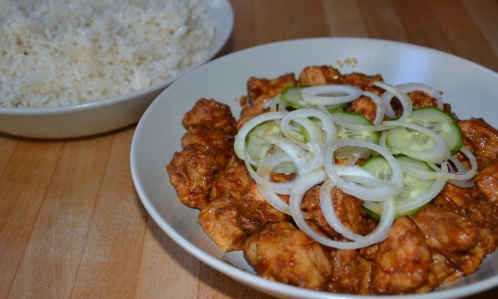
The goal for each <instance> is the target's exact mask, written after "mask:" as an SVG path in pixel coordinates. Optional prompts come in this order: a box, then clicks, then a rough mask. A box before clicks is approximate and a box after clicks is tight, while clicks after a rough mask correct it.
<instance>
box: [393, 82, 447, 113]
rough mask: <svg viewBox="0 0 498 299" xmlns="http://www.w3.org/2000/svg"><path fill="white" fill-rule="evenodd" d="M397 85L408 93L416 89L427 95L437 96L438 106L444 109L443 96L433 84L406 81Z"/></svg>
mask: <svg viewBox="0 0 498 299" xmlns="http://www.w3.org/2000/svg"><path fill="white" fill-rule="evenodd" d="M396 87H398V88H399V89H401V90H402V91H403V92H405V93H407V94H408V93H410V92H412V91H415V90H420V91H423V92H424V93H426V94H427V95H429V96H431V97H433V98H435V99H436V101H437V108H438V109H440V110H443V97H442V96H441V93H440V92H439V90H437V89H435V88H434V87H432V86H429V85H426V84H423V83H404V84H400V85H397V86H396Z"/></svg>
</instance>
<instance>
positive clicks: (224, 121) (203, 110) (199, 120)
mask: <svg viewBox="0 0 498 299" xmlns="http://www.w3.org/2000/svg"><path fill="white" fill-rule="evenodd" d="M235 124H236V122H235V118H234V117H233V115H232V112H231V111H230V107H229V106H228V105H225V104H223V103H219V102H217V101H215V100H214V99H210V100H207V99H199V100H198V101H197V103H196V104H195V106H194V107H193V108H192V110H190V111H189V112H187V113H186V114H185V116H184V118H183V121H182V125H183V126H184V127H185V128H186V129H189V128H191V127H198V126H201V127H205V128H209V129H218V130H220V131H224V132H227V133H228V134H231V135H235V134H237V129H236V125H235Z"/></svg>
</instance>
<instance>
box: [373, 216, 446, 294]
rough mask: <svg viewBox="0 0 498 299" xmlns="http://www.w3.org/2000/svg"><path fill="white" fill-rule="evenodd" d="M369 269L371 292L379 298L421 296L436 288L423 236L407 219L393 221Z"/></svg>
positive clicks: (430, 258) (429, 256) (427, 248)
mask: <svg viewBox="0 0 498 299" xmlns="http://www.w3.org/2000/svg"><path fill="white" fill-rule="evenodd" d="M372 269H373V270H372V290H373V292H374V293H376V294H379V295H380V294H411V293H425V292H428V291H430V290H432V289H433V288H435V287H436V285H437V281H436V277H435V275H434V269H433V267H432V255H431V252H430V250H429V247H428V246H427V244H426V243H425V238H424V235H423V233H422V231H420V229H419V228H418V227H417V225H415V223H414V222H413V220H412V219H411V218H410V217H408V216H402V217H399V218H398V219H396V221H395V222H394V224H393V226H392V227H391V230H390V231H389V235H388V237H387V239H386V240H384V241H383V242H382V243H380V245H379V249H378V251H377V254H376V256H375V258H374V261H373V268H372Z"/></svg>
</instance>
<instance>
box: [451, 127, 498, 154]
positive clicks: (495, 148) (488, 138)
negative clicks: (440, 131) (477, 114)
mask: <svg viewBox="0 0 498 299" xmlns="http://www.w3.org/2000/svg"><path fill="white" fill-rule="evenodd" d="M457 123H458V125H459V126H460V128H461V129H462V134H463V136H464V137H466V138H468V139H469V140H470V141H472V143H473V145H474V148H475V152H474V153H475V154H479V155H483V156H486V157H488V158H490V159H491V160H496V159H498V130H497V129H495V128H493V127H492V126H490V125H489V124H488V123H487V122H485V121H484V119H482V118H472V119H468V120H458V121H457Z"/></svg>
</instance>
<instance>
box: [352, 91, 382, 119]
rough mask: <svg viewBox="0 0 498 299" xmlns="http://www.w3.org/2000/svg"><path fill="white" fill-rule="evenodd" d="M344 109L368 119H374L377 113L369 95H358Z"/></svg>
mask: <svg viewBox="0 0 498 299" xmlns="http://www.w3.org/2000/svg"><path fill="white" fill-rule="evenodd" d="M345 110H346V111H347V112H355V113H360V114H363V115H365V117H366V118H367V119H369V120H370V121H374V120H375V116H376V113H377V106H376V105H375V103H374V102H373V101H372V100H371V99H370V98H369V97H366V96H360V97H359V98H357V99H356V100H354V101H352V102H351V104H350V105H349V106H348V107H346V109H345Z"/></svg>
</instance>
